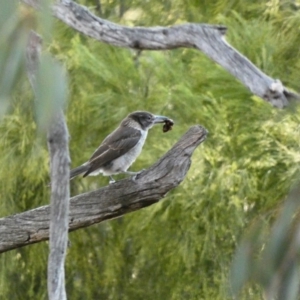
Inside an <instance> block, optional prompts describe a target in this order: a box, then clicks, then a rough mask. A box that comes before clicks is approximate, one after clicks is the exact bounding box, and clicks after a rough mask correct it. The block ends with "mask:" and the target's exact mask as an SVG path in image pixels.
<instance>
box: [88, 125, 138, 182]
mask: <svg viewBox="0 0 300 300" xmlns="http://www.w3.org/2000/svg"><path fill="white" fill-rule="evenodd" d="M140 137H141V132H140V131H139V130H137V129H135V128H132V127H125V128H124V127H123V128H118V129H116V130H115V131H114V132H112V133H111V134H110V135H109V136H108V137H107V138H106V139H105V140H104V141H103V142H102V144H101V145H100V146H99V148H98V149H97V150H96V151H95V152H94V154H93V155H92V157H91V158H90V159H89V162H90V168H89V169H88V170H87V172H86V173H85V174H84V177H85V176H87V175H89V174H90V173H92V172H93V171H95V170H98V169H99V168H101V167H103V166H105V165H108V164H109V163H111V162H112V161H113V160H114V159H116V158H118V157H120V156H122V155H123V154H125V153H126V152H128V151H129V150H130V149H131V148H133V147H134V146H135V145H136V144H137V143H138V141H139V139H140Z"/></svg>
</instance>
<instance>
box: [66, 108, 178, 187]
mask: <svg viewBox="0 0 300 300" xmlns="http://www.w3.org/2000/svg"><path fill="white" fill-rule="evenodd" d="M165 122H171V123H173V121H172V119H170V118H168V117H165V116H159V115H154V114H152V113H150V112H147V111H135V112H132V113H130V114H129V115H128V116H127V117H126V118H125V119H123V121H122V122H121V123H120V125H119V126H118V127H117V128H116V129H115V130H114V131H113V132H112V133H111V134H109V135H108V136H107V137H106V138H105V139H104V140H103V142H102V143H101V144H100V146H99V147H98V148H97V149H96V151H95V152H94V153H93V155H92V156H91V158H90V159H89V160H88V161H87V162H85V163H84V164H82V165H80V166H79V167H77V168H75V169H73V170H71V171H70V180H71V179H73V178H74V177H76V176H78V175H80V174H83V177H86V176H96V175H98V174H102V175H103V176H109V177H110V181H109V183H110V184H111V183H114V182H115V180H114V178H113V177H112V175H116V174H121V173H125V174H128V175H134V178H135V176H136V175H137V174H139V173H140V172H141V171H140V172H130V171H127V170H128V168H129V167H130V166H131V165H132V164H133V163H134V161H135V160H136V158H137V157H138V156H139V155H140V153H141V151H142V148H143V146H144V143H145V141H146V138H147V135H148V130H149V129H150V128H152V127H153V126H154V125H155V124H159V123H165Z"/></svg>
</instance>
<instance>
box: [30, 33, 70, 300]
mask: <svg viewBox="0 0 300 300" xmlns="http://www.w3.org/2000/svg"><path fill="white" fill-rule="evenodd" d="M41 48H42V39H41V37H40V36H39V35H37V34H36V33H35V32H31V33H30V35H29V42H28V47H27V74H28V77H29V80H30V83H31V85H32V88H33V90H34V91H35V89H36V84H37V83H36V72H37V67H38V64H39V57H40V52H41ZM68 137H69V135H68V130H67V126H66V123H65V120H64V115H63V112H62V109H59V110H58V111H57V112H56V115H55V116H53V122H52V124H51V125H50V127H49V129H48V148H49V152H50V164H51V182H52V184H51V212H50V220H48V224H49V221H50V244H49V247H50V254H49V261H48V295H49V299H50V300H65V299H67V298H66V291H65V271H64V263H65V256H66V249H67V243H68V219H69V199H70V192H69V176H70V174H69V173H70V167H69V164H70V158H69V148H68Z"/></svg>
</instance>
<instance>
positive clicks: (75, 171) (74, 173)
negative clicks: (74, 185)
mask: <svg viewBox="0 0 300 300" xmlns="http://www.w3.org/2000/svg"><path fill="white" fill-rule="evenodd" d="M89 167H90V166H89V165H88V164H83V165H81V166H79V167H77V168H75V169H73V170H71V171H70V180H72V179H73V178H74V177H76V176H78V175H80V174H82V173H84V172H86V171H87V170H88V169H89Z"/></svg>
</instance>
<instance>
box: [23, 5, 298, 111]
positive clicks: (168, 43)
mask: <svg viewBox="0 0 300 300" xmlns="http://www.w3.org/2000/svg"><path fill="white" fill-rule="evenodd" d="M22 2H24V3H26V4H28V5H31V6H33V7H35V8H38V7H39V0H22ZM52 11H53V15H54V16H55V17H56V18H58V19H60V20H61V21H62V22H64V23H65V24H67V25H68V26H70V27H72V28H73V29H75V30H77V31H79V32H81V33H82V34H84V35H86V36H89V37H92V38H94V39H96V40H98V41H101V42H104V43H107V44H110V45H114V46H118V47H126V48H132V49H137V50H167V49H174V48H179V47H186V48H194V49H198V50H200V51H202V52H203V53H204V54H205V55H207V56H208V57H209V58H211V59H212V60H213V61H215V62H216V63H218V64H219V65H221V66H222V67H223V68H224V69H226V70H227V71H228V72H229V73H231V74H232V75H233V76H235V77H236V78H237V79H238V80H240V81H241V82H242V83H243V84H244V85H245V86H246V87H247V88H248V89H249V90H250V91H251V93H253V94H255V95H257V96H259V97H261V98H262V99H264V100H265V101H267V102H269V103H271V104H272V105H273V106H275V107H277V108H283V107H285V106H287V105H288V104H289V102H290V101H291V100H292V99H299V95H298V94H295V93H293V92H291V91H288V90H287V89H286V87H284V86H283V84H282V83H281V81H280V80H279V79H273V78H271V77H269V76H267V75H266V74H264V73H263V72H262V71H261V70H260V69H258V68H257V67H256V66H255V65H254V64H253V63H252V62H251V61H250V60H248V59H247V58H246V57H245V56H243V55H242V54H241V53H239V52H238V51H237V50H236V49H234V48H233V47H232V46H230V45H229V44H228V43H227V42H226V40H225V33H226V30H227V28H226V27H225V26H222V25H207V24H192V23H187V24H183V25H176V26H171V27H148V28H147V27H127V26H121V25H118V24H115V23H112V22H109V21H107V20H104V19H101V18H99V17H97V16H96V15H94V14H92V13H91V12H90V11H89V10H88V9H87V8H86V7H84V6H81V5H79V4H77V3H75V2H73V1H71V0H60V1H58V2H57V3H56V4H54V5H53V7H52Z"/></svg>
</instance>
